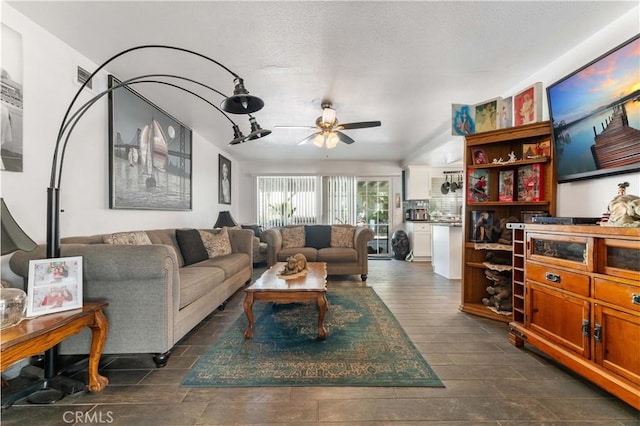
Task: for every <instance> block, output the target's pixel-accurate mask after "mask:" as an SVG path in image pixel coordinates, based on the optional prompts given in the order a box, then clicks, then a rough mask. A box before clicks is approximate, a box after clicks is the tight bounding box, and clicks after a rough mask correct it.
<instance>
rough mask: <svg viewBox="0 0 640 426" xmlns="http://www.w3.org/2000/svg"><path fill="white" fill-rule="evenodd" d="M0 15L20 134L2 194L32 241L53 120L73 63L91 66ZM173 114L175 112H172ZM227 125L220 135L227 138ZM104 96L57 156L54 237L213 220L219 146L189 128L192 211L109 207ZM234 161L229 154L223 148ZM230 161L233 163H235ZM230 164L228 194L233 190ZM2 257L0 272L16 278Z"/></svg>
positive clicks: (9, 11) (40, 238)
mask: <svg viewBox="0 0 640 426" xmlns="http://www.w3.org/2000/svg"><path fill="white" fill-rule="evenodd" d="M2 22H3V23H4V24H5V25H7V26H9V27H10V28H12V29H13V30H15V31H17V32H18V33H20V34H21V35H22V55H23V61H24V62H23V69H24V73H23V85H24V87H23V89H24V127H23V129H24V138H23V155H24V162H23V170H24V171H23V172H22V173H15V172H7V171H2V172H1V173H0V178H1V188H2V197H3V198H4V199H5V202H6V203H7V205H8V207H9V209H10V211H11V213H12V214H13V216H14V217H15V218H16V220H17V221H18V223H19V224H20V225H21V226H22V228H23V229H24V230H25V232H26V233H27V234H28V235H29V236H31V238H33V239H34V240H35V241H36V242H38V243H44V242H45V241H46V190H47V187H48V186H49V176H50V171H51V157H52V154H53V147H54V144H55V136H56V134H57V132H58V128H59V126H60V121H61V120H62V116H63V114H64V111H65V110H66V108H67V106H68V104H69V103H70V101H71V99H72V98H73V96H74V95H75V92H76V91H77V90H78V88H79V86H77V85H76V84H75V83H74V82H73V78H74V73H75V69H76V66H77V65H80V66H82V67H83V68H85V69H88V70H94V69H95V68H96V67H97V65H96V64H93V63H91V62H90V61H89V60H88V59H87V58H85V57H84V56H82V55H80V54H79V53H78V52H76V51H75V50H73V49H71V48H70V47H69V46H68V45H66V44H65V43H63V42H62V41H60V40H59V39H57V38H56V37H54V36H52V35H51V34H50V33H48V32H46V31H45V30H43V29H42V28H41V27H39V26H38V25H36V24H35V23H33V22H32V21H30V20H29V19H27V18H26V17H25V16H23V15H22V14H20V13H18V12H17V11H16V10H15V9H13V8H12V7H11V6H9V5H7V4H6V3H5V2H3V3H2ZM106 75H107V73H106V72H105V73H102V74H100V75H99V76H97V79H96V81H94V89H93V91H92V92H86V93H85V94H83V96H82V97H81V98H79V101H80V102H84V101H86V100H88V99H89V98H90V97H92V96H95V95H96V94H98V93H99V92H100V91H102V90H104V89H105V88H106V86H107V84H106ZM169 112H170V113H173V114H174V115H175V116H176V117H177V118H180V117H179V115H178V114H177V113H175V112H172V111H169ZM227 133H228V128H226V127H225V128H224V129H221V134H220V138H221V139H222V140H224V139H226V138H227V137H228V134H227ZM108 146H109V145H108V128H107V101H106V98H105V100H104V101H100V102H98V103H97V104H95V105H94V106H93V107H92V110H91V111H90V112H88V113H87V114H86V115H85V116H84V117H83V118H82V120H81V121H80V122H79V124H78V126H77V127H76V129H75V130H74V132H73V134H72V137H71V139H70V142H69V149H68V151H67V154H66V158H65V163H64V173H63V179H62V184H61V197H60V198H61V207H62V209H64V213H62V214H61V219H60V234H61V237H65V236H71V235H90V234H97V233H104V232H115V231H122V230H135V229H154V228H172V227H212V226H213V223H214V222H215V220H216V218H217V215H218V211H219V210H230V211H231V212H232V214H233V215H235V214H236V213H235V210H234V208H233V207H234V205H231V206H228V205H219V204H218V175H217V170H218V154H219V153H220V150H219V149H217V148H216V147H215V146H214V145H213V144H212V143H210V142H209V141H207V140H205V139H203V138H202V137H200V135H198V134H197V133H196V132H195V131H194V133H193V147H192V149H193V153H194V155H193V168H192V173H193V180H192V181H193V193H192V200H193V210H192V211H186V212H175V211H173V212H172V211H148V210H146V211H145V210H110V209H109V170H108V169H109V166H108V164H109V160H108V158H109V153H108ZM223 155H225V156H226V157H227V158H229V159H230V160H231V161H232V162H234V158H233V156H232V155H230V153H228V152H227V153H223ZM234 164H235V162H234ZM238 171H239V170H238V168H235V167H232V172H233V176H232V182H233V188H232V200H234V201H235V199H236V196H237V193H238V190H237V188H238V182H237V179H236V176H237V174H238ZM8 257H9V256H3V258H2V278H3V279H6V280H8V281H10V282H15V281H16V277H15V276H14V275H13V274H12V273H11V272H10V270H9V268H8V267H7V262H8Z"/></svg>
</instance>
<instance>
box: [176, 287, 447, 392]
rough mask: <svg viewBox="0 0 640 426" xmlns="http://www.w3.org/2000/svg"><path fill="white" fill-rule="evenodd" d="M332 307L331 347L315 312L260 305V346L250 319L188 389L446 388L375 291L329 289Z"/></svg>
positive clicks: (194, 374)
mask: <svg viewBox="0 0 640 426" xmlns="http://www.w3.org/2000/svg"><path fill="white" fill-rule="evenodd" d="M327 300H328V301H329V311H328V312H327V314H326V316H325V321H324V323H325V327H326V328H327V329H328V330H329V334H328V337H327V339H326V340H317V333H318V310H317V307H316V305H315V304H305V303H291V304H273V303H265V302H255V303H254V305H253V312H254V317H255V327H254V331H255V335H254V337H253V339H248V340H247V339H245V338H244V337H243V332H244V329H245V328H246V326H247V323H248V321H247V318H246V316H245V315H244V314H243V315H241V316H240V317H239V318H238V320H237V321H236V322H235V323H234V324H233V325H232V326H231V327H230V329H229V330H228V331H227V332H226V333H224V334H223V335H222V336H221V337H220V338H219V339H218V340H217V341H216V342H215V343H214V344H213V347H212V348H211V349H210V350H209V352H208V353H207V354H206V355H204V356H203V357H202V358H201V359H200V360H199V361H198V362H197V364H196V365H195V367H194V368H192V369H191V371H190V372H189V373H188V375H187V376H186V378H185V379H184V381H183V383H182V385H183V386H192V387H234V386H416V387H443V385H442V382H441V381H440V379H438V377H437V376H436V374H435V373H434V372H433V370H432V369H431V367H429V364H427V362H426V361H425V360H424V358H423V357H422V355H420V353H419V352H418V350H417V349H416V347H415V346H414V345H413V343H412V342H411V341H410V340H409V338H408V337H407V335H406V333H405V332H404V330H403V329H402V327H401V326H400V324H399V323H398V321H397V320H396V318H395V317H394V316H393V314H392V313H391V312H390V311H389V309H388V308H387V306H386V305H385V304H384V302H382V300H381V299H380V298H379V297H378V295H377V294H376V293H375V291H374V290H373V289H372V288H370V287H357V288H329V290H328V291H327Z"/></svg>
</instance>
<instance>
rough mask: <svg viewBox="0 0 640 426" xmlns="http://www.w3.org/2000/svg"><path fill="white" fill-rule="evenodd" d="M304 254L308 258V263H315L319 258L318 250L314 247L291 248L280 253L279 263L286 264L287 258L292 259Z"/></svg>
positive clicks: (278, 256)
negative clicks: (294, 256)
mask: <svg viewBox="0 0 640 426" xmlns="http://www.w3.org/2000/svg"><path fill="white" fill-rule="evenodd" d="M298 253H302V254H304V257H306V258H307V262H315V261H316V259H317V258H318V250H316V249H314V248H313V247H290V248H286V249H282V250H280V251H279V252H278V255H277V259H276V261H277V262H285V261H286V260H287V257H291V256H293V255H295V254H298Z"/></svg>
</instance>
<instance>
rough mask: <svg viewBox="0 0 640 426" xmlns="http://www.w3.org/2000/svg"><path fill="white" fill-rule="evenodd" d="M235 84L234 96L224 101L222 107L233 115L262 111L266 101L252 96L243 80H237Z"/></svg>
mask: <svg viewBox="0 0 640 426" xmlns="http://www.w3.org/2000/svg"><path fill="white" fill-rule="evenodd" d="M235 83H236V86H235V88H234V90H233V95H232V96H229V97H228V98H227V99H225V100H224V101H222V104H221V105H220V107H221V108H222V109H223V110H225V111H226V112H229V113H231V114H251V113H254V112H256V111H260V110H261V109H262V107H263V106H264V101H263V100H262V99H260V98H259V97H257V96H253V95H250V94H249V91H248V90H247V89H246V88H245V87H244V81H243V80H242V79H241V78H236V80H235Z"/></svg>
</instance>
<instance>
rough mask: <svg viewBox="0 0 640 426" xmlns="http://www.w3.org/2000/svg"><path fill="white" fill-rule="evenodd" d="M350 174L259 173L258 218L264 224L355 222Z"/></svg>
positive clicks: (266, 225) (352, 183)
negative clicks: (260, 174) (264, 174)
mask: <svg viewBox="0 0 640 426" xmlns="http://www.w3.org/2000/svg"><path fill="white" fill-rule="evenodd" d="M355 194H356V178H355V177H353V176H324V177H318V176H258V177H257V210H258V211H257V218H258V224H259V225H260V226H263V227H265V228H272V227H274V226H284V225H297V224H320V223H325V224H335V223H346V224H352V225H353V224H355V220H356V196H355Z"/></svg>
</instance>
